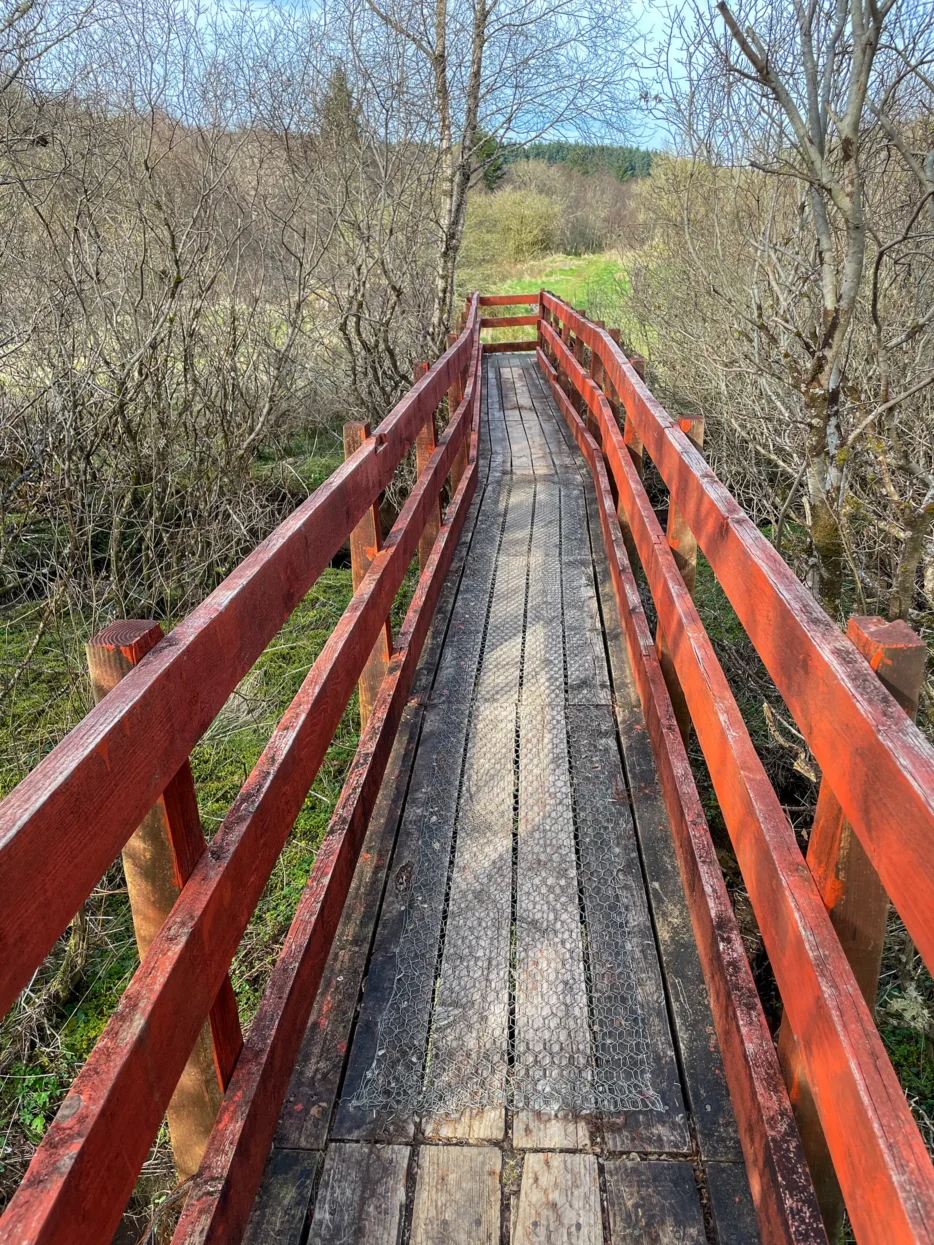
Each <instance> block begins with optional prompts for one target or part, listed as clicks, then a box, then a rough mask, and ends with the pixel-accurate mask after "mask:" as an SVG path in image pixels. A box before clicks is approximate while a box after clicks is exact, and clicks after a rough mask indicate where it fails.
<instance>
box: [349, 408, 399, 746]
mask: <svg viewBox="0 0 934 1245" xmlns="http://www.w3.org/2000/svg"><path fill="white" fill-rule="evenodd" d="M369 436H370V425H369V424H368V423H366V422H364V421H360V420H351V421H350V422H349V423H346V424H344V458H345V459H347V458H350V456H351V454H353V453H355V452H356V451H357V450H358V449H359V448H360V446H361V445H363V443H364V441H366V440H368V439H369ZM382 547H383V526H382V522H381V520H380V517H379V502H378V501H376V502H374V503H373V505H372V506H371V507H370V509H369V510H368V511H367V513H366V514H365V515H364V516H363V518H362V519H361V520H360V522H359V523H358V524H357V526H356V527H355V528H354V530H353V531H352V532H351V533H350V573H351V579H352V583H353V590H354V592H356V591H357V589H358V588H359V587H360V584H361V583H362V582H363V579H364V576H365V575H366V573H367V571H368V570H369V569H370V563H371V562H372V561H373V559H374V558H375V557H376V555H377V554H378V553H379V551H380V549H381V548H382ZM391 655H392V628H391V624H390V622H389V619H388V618H387V619H386V625H385V626H384V627H383V629H382V631H380V633H379V638H378V639H377V641H376V643H375V644H374V645H373V651H372V652H371V653H370V655H369V657H368V658H367V661H366V665H365V666H364V667H363V674H361V676H360V681H359V683H358V684H357V689H358V691H359V693H360V731H361V733H362V732H363V731H364V730H366V724H367V722H368V721H369V719H370V713H371V712H372V709H373V706H374V705H375V704H376V698H377V696H378V695H379V689H380V685H381V684H382V682H383V678H384V677H385V674H386V671H387V669H388V668H389V658H390V656H391Z"/></svg>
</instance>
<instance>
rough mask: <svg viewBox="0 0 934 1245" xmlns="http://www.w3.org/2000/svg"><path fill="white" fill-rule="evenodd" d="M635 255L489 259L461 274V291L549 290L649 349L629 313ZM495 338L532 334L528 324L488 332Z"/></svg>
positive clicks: (638, 347)
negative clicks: (515, 261)
mask: <svg viewBox="0 0 934 1245" xmlns="http://www.w3.org/2000/svg"><path fill="white" fill-rule="evenodd" d="M631 262H632V256H629V255H627V254H625V253H621V252H618V251H608V252H603V253H600V254H595V255H547V256H544V257H542V258H541V259H534V260H528V261H526V262H525V263H522V264H508V263H505V262H497V261H496V260H495V259H488V260H487V262H485V263H484V265H483V267H481V268H477V269H476V270H475V271H472V270H469V269H468V270H466V271H464V272H462V273H461V276H460V281H461V285H462V289H463V293H464V294H466V293H468V292H469V291H470V290H472V289H478V290H479V291H480V292H481V293H482V294H532V293H536V294H537V293H538V291H539V290H541V289H545V290H550V291H551V293H552V294H556V295H557V296H558V297H559V298H563V299H564V300H565V302H568V303H570V304H571V306H572V307H576V308H579V309H583V310H585V311H586V312H587V314H588V315H589V316H590V317H591V318H592V319H595V320H602V321H604V323H605V324H607V325H608V326H609V327H610V328H619V329H620V330H621V332H622V335H623V340H624V341H625V342H628V343H631V344H632V346H633V348H634V349H636V350H639V351H640V352H643V353H644V352H645V349H646V343H645V341H644V332H643V328H642V326H641V325H640V324H639V323H638V322H637V321H636V320H635V319H634V318H633V317H632V315H631V314H630V312H629V294H630V289H631V286H630V279H629V265H630V264H631ZM488 332H489V340H491V341H516V340H520V339H522V338H528V337H529V336H531V330H530V329H526V328H516V329H494V330H489V331H488Z"/></svg>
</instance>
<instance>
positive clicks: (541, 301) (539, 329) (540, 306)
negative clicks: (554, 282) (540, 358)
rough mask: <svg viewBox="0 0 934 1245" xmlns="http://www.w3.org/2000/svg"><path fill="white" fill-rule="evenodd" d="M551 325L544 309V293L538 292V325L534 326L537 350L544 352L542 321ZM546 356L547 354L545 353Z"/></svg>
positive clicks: (549, 317) (547, 313) (542, 291)
mask: <svg viewBox="0 0 934 1245" xmlns="http://www.w3.org/2000/svg"><path fill="white" fill-rule="evenodd" d="M543 320H544V321H545V322H546V323H549V324H550V323H551V316H550V314H549V312H548V311H547V309H546V307H545V291H544V290H539V291H538V323H537V324H536V326H535V337H536V340H537V341H538V348H539V350H545V342H544V340H543V339H542V321H543ZM545 353H546V354H547V353H548V352H547V351H545Z"/></svg>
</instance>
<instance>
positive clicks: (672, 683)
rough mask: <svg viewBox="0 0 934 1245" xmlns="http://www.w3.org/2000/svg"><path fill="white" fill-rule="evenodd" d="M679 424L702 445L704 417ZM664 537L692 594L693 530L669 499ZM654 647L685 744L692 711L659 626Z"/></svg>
mask: <svg viewBox="0 0 934 1245" xmlns="http://www.w3.org/2000/svg"><path fill="white" fill-rule="evenodd" d="M678 423H679V424H680V427H681V431H682V432H686V433H687V435H688V437H689V438H690V439H691V441H692V442H693V443H694V444H695V445H696V446H697V448H698V449H700V448H701V446H702V445H703V444H704V421H703V419H693V420H692V419H681V420H679V421H678ZM666 536H667V538H668V544H669V545H670V547H671V551H672V553H673V554H674V555H675V564H676V565H677V567H678V570H679V571H680V572H681V578H682V579H683V580H684V582H685V584H686V585H687V590H688V592H690V594H691V596H693V595H694V584H695V582H696V580H697V541H696V540H695V539H694V533H693V532H692V531H691V529H690V527H689V525H688V522H687V520H686V519H685V517H684V515H683V514H682V513H681V511H680V510H679V509H678V507H677V506H676V505H675V503H674V502H673V501H671V500H670V499H669V502H668V528H667V531H666ZM655 648H656V650H657V652H658V662H659V665H660V666H661V668H662V674H663V675H664V676H665V683H666V685H667V687H668V695H669V696H670V697H671V706H672V708H673V709H674V711H675V717H676V718H677V721H678V729H679V730H680V731H681V738H682V739H683V740H684V742H685V743H687V740H688V735H689V734H690V731H691V714H690V712H689V711H688V705H687V701H686V700H685V698H684V692H683V691H682V690H681V683H680V681H679V679H678V676H677V674H676V673H675V666H674V662H673V661H672V658H671V653H670V652H669V650H668V645H667V644H666V643H665V637H664V636H663V635H662V629H661V627H660V626H659V627H658V629H657V631H656V633H655Z"/></svg>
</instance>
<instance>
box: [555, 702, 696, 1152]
mask: <svg viewBox="0 0 934 1245" xmlns="http://www.w3.org/2000/svg"><path fill="white" fill-rule="evenodd" d="M567 720H568V738H569V741H570V759H571V777H572V787H573V799H574V807H575V818H576V823H577V834H578V851H579V867H580V877H581V891H582V896H583V902H584V911H585V916H586V923H587V951H588V967H589V979H590V994H591V1007H592V1012H593V1022H592V1023H593V1029H594V1044H595V1052H594V1056H595V1059H594V1062H595V1070H594V1097H595V1105H596V1108H597V1110H598V1111H599V1112H600V1113H601V1116H602V1117H603V1119H602V1125H603V1139H604V1144H605V1145H606V1146H607V1147H609V1148H610V1149H612V1150H637V1151H641V1152H648V1153H652V1152H665V1153H688V1152H689V1151H690V1148H691V1140H690V1134H689V1132H688V1126H687V1120H686V1118H685V1115H684V1105H683V1100H682V1095H681V1085H680V1082H679V1078H678V1068H677V1064H676V1062H675V1055H674V1047H673V1044H672V1039H671V1031H670V1028H669V1025H668V1015H667V1010H666V1006H665V995H664V990H663V987H662V980H661V973H660V971H659V966H658V957H657V952H656V948H655V941H654V938H653V936H652V927H651V924H650V922H649V913H648V909H647V906H646V899H645V891H644V888H643V882H642V870H641V867H640V864H639V853H638V849H637V847H636V840H635V834H634V831H633V824H632V815H631V813H630V811H629V796H628V792H627V790H626V785H625V781H624V779H623V773H622V768H621V766H620V761H619V751H618V746H617V741H616V724H615V721H614V719H613V711H612V709H610V708H609V706H606V707H603V706H599V707H597V706H594V707H589V706H569V707H568V710H567Z"/></svg>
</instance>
